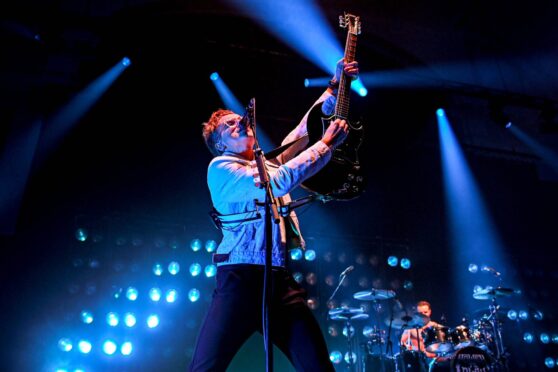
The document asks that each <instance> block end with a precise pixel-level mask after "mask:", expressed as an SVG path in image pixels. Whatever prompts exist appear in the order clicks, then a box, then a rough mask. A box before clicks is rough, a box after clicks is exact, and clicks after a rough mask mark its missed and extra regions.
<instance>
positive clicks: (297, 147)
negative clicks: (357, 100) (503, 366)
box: [277, 90, 335, 164]
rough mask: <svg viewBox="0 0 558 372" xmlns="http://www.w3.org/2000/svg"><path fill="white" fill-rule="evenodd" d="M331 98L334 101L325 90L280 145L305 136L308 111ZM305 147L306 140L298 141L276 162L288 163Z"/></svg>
mask: <svg viewBox="0 0 558 372" xmlns="http://www.w3.org/2000/svg"><path fill="white" fill-rule="evenodd" d="M332 98H333V99H334V100H335V96H333V95H332V94H331V93H329V92H328V91H327V90H326V91H325V92H324V93H323V94H322V95H321V96H320V98H318V100H317V101H316V102H314V104H313V105H312V107H310V109H309V110H308V111H307V112H306V114H305V115H304V117H303V118H302V120H301V121H300V122H299V123H298V125H297V126H296V127H295V128H294V129H293V130H292V131H291V132H290V133H289V134H288V135H287V136H286V137H285V139H284V140H283V142H282V143H281V145H285V144H287V143H289V142H292V141H294V140H296V139H298V138H300V137H303V136H305V135H306V134H307V132H308V129H307V123H308V115H309V114H310V111H312V109H313V108H314V107H315V106H316V105H319V104H320V103H322V102H325V101H326V100H330V99H332ZM307 145H308V138H305V139H303V140H300V141H299V142H297V143H295V144H293V145H292V146H291V147H289V148H288V149H286V150H285V151H283V153H282V154H281V155H279V156H278V157H277V160H279V162H280V163H281V164H283V163H285V162H287V161H289V160H290V159H292V158H294V157H295V156H296V154H297V153H298V152H300V151H301V150H303V149H304V148H305V147H306V146H307Z"/></svg>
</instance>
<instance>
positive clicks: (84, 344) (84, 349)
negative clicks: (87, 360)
mask: <svg viewBox="0 0 558 372" xmlns="http://www.w3.org/2000/svg"><path fill="white" fill-rule="evenodd" d="M91 349H92V346H91V342H89V341H88V340H80V341H79V342H78V350H79V351H80V353H82V354H89V353H90V352H91Z"/></svg>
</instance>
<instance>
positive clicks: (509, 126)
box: [505, 121, 513, 129]
mask: <svg viewBox="0 0 558 372" xmlns="http://www.w3.org/2000/svg"><path fill="white" fill-rule="evenodd" d="M512 125H513V123H512V122H511V121H508V122H507V123H506V125H505V128H506V129H509V128H511V126H512Z"/></svg>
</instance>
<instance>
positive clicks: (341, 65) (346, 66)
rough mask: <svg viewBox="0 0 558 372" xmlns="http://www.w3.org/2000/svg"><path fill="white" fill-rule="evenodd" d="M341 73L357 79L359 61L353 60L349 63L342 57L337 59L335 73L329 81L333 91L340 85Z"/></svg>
mask: <svg viewBox="0 0 558 372" xmlns="http://www.w3.org/2000/svg"><path fill="white" fill-rule="evenodd" d="M341 73H344V74H345V75H346V76H349V77H350V78H351V79H352V80H355V79H356V78H357V77H358V74H359V69H358V62H357V61H353V62H349V63H345V59H344V58H341V59H340V60H339V61H337V67H336V68H335V75H334V76H333V78H332V79H331V80H330V82H329V88H330V89H331V90H332V91H334V92H335V91H336V90H337V89H336V88H337V87H339V81H340V80H341Z"/></svg>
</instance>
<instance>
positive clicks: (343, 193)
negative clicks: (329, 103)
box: [302, 14, 364, 200]
mask: <svg viewBox="0 0 558 372" xmlns="http://www.w3.org/2000/svg"><path fill="white" fill-rule="evenodd" d="M339 24H340V26H341V27H343V28H347V29H348V32H347V40H346V43H345V54H344V60H345V62H352V61H354V60H355V50H356V37H357V35H358V34H359V33H360V18H359V17H357V16H354V15H352V14H345V15H343V16H340V17H339ZM351 81H352V80H351V78H350V77H347V76H345V74H341V76H340V80H339V90H338V93H337V100H336V103H335V110H334V113H333V115H331V116H326V115H324V114H323V111H322V104H320V105H316V106H314V108H313V109H312V110H311V111H310V114H309V115H308V123H307V131H308V139H309V143H311V144H312V143H316V142H317V141H319V140H320V139H321V138H322V136H323V134H324V133H325V131H326V129H327V127H328V126H329V124H330V122H331V121H332V120H335V119H336V118H343V119H345V120H347V118H348V114H349V98H350V90H351ZM347 122H348V121H347ZM363 137H364V129H363V127H362V125H360V124H359V125H352V124H351V123H349V134H348V136H347V139H346V140H345V142H343V144H341V145H340V146H339V147H337V148H336V149H335V151H334V152H333V156H332V159H331V161H330V162H329V163H327V164H326V166H325V167H324V168H322V169H321V170H320V171H319V172H318V173H316V174H315V175H314V176H312V177H310V178H308V179H307V180H306V181H304V182H303V183H302V187H304V188H305V189H307V190H308V191H311V192H313V193H315V194H319V195H321V196H323V197H325V198H326V199H335V200H349V199H353V198H356V197H357V196H360V194H362V192H363V191H364V176H363V174H362V170H361V166H360V163H359V161H358V149H359V148H360V145H361V144H362V141H363Z"/></svg>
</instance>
